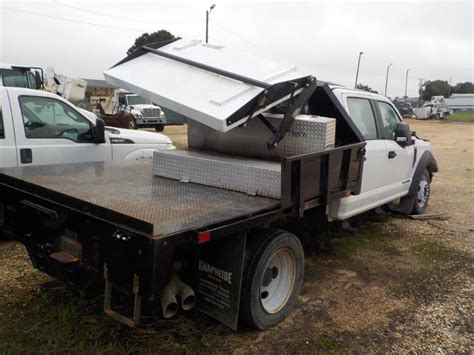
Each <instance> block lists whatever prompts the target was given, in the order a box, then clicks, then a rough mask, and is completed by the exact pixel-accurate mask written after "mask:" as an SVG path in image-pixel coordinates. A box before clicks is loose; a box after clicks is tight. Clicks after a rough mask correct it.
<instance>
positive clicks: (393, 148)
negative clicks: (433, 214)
mask: <svg viewBox="0 0 474 355" xmlns="http://www.w3.org/2000/svg"><path fill="white" fill-rule="evenodd" d="M375 105H376V107H377V116H378V120H379V126H380V127H381V132H380V134H381V136H382V138H383V139H384V143H385V147H386V157H385V161H384V165H385V169H384V171H385V173H384V175H383V176H384V184H385V185H386V190H387V193H389V194H390V195H391V197H392V198H393V199H395V198H397V197H400V196H403V195H405V194H406V193H407V192H408V188H409V186H410V182H411V171H412V166H413V158H414V145H409V146H407V147H402V146H400V145H399V144H398V143H397V142H396V141H395V129H396V127H397V125H398V124H399V123H402V122H403V120H402V118H401V117H400V116H399V115H398V114H397V112H396V110H395V108H394V107H393V106H392V105H391V104H390V103H388V102H385V101H379V100H376V101H375Z"/></svg>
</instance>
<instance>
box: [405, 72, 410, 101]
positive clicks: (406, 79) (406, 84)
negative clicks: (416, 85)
mask: <svg viewBox="0 0 474 355" xmlns="http://www.w3.org/2000/svg"><path fill="white" fill-rule="evenodd" d="M409 71H410V69H407V74H406V75H405V102H407V87H408V72H409Z"/></svg>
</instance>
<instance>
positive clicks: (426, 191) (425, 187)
mask: <svg viewBox="0 0 474 355" xmlns="http://www.w3.org/2000/svg"><path fill="white" fill-rule="evenodd" d="M429 197H430V184H429V183H428V178H427V177H426V175H423V176H422V177H421V180H420V183H419V185H418V194H417V203H418V207H420V208H423V207H425V205H426V203H427V202H428V198H429Z"/></svg>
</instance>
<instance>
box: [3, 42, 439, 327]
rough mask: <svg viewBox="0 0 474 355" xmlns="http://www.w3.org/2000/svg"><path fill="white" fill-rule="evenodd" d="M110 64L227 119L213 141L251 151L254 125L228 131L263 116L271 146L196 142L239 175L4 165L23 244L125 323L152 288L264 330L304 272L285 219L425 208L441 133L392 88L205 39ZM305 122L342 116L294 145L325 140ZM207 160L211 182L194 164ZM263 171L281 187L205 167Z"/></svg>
mask: <svg viewBox="0 0 474 355" xmlns="http://www.w3.org/2000/svg"><path fill="white" fill-rule="evenodd" d="M143 73H146V74H147V75H143ZM105 76H106V79H107V80H108V81H110V82H112V83H113V84H115V85H117V86H119V87H123V88H125V89H128V90H130V91H133V92H137V93H138V94H139V95H141V96H143V97H147V98H149V99H150V100H152V101H155V100H156V101H157V102H162V103H163V104H164V105H166V107H170V108H171V109H172V110H174V111H176V112H178V113H180V114H182V115H185V116H187V117H189V118H190V119H191V120H195V121H196V122H197V123H199V124H201V125H204V126H205V127H207V128H206V129H208V128H209V129H212V130H215V131H217V132H219V133H218V135H219V137H220V138H219V139H222V141H219V142H216V141H214V140H212V139H211V141H210V144H211V145H213V146H214V147H217V148H218V149H220V148H222V146H221V144H220V143H222V144H227V146H226V149H228V150H229V149H230V150H233V149H238V151H239V152H241V153H239V154H245V153H246V152H245V151H244V150H242V146H243V145H244V139H242V140H241V141H239V140H238V141H237V144H236V145H234V146H232V145H230V146H229V145H228V142H229V141H228V140H227V138H226V137H230V135H231V134H235V133H232V132H236V131H235V130H242V131H238V132H237V134H241V132H247V133H248V134H247V135H245V136H241V137H248V135H251V134H253V133H252V131H243V130H244V129H249V127H253V126H254V125H256V124H257V123H258V124H259V125H260V126H259V127H263V129H264V130H263V131H261V132H263V133H262V134H260V133H259V134H258V135H256V136H255V137H256V139H257V140H258V139H262V140H263V142H264V145H265V144H266V147H267V149H268V150H267V151H266V152H265V151H264V152H263V154H262V157H260V158H259V159H254V160H252V161H249V160H247V158H246V157H242V156H235V155H232V154H229V153H226V154H222V151H221V152H220V153H219V154H217V155H216V154H214V153H212V154H211V155H205V154H207V153H206V152H204V151H199V150H198V151H196V150H195V151H194V152H191V153H193V154H190V155H189V156H188V158H192V157H193V155H197V156H198V157H200V156H201V155H203V154H204V155H205V157H206V160H201V162H202V164H204V163H205V164H214V163H215V165H214V166H216V167H217V166H218V165H219V164H221V165H225V166H226V169H227V170H226V172H227V175H223V174H220V172H221V170H220V169H218V168H216V169H215V170H212V171H209V170H203V169H202V164H195V165H193V164H189V165H180V166H172V167H173V168H177V169H178V170H179V171H182V172H183V179H181V181H179V180H177V179H172V178H166V177H162V176H161V177H160V176H153V174H152V164H151V163H148V164H146V163H141V164H137V163H114V162H111V163H110V162H105V163H104V162H102V163H87V164H79V165H62V166H60V165H58V166H54V167H36V168H35V167H32V168H22V169H4V170H3V171H2V172H1V173H0V204H1V205H2V206H3V208H2V209H1V210H0V211H3V215H0V216H1V218H0V219H2V220H3V229H4V231H5V232H6V233H8V234H10V235H12V236H13V237H14V238H16V239H18V240H19V241H21V242H22V243H24V245H25V246H26V248H27V250H28V252H29V256H30V258H31V260H32V263H33V265H34V266H35V267H36V268H38V269H39V270H41V271H43V272H45V273H48V274H49V275H51V276H53V277H55V278H57V279H60V280H62V281H64V282H65V283H66V284H68V285H69V286H71V287H73V288H76V289H79V290H83V289H87V288H88V287H90V286H91V285H92V284H101V283H102V284H103V285H104V310H105V312H106V313H107V314H108V315H110V316H112V317H114V318H115V319H117V320H119V321H121V322H123V323H125V324H128V325H130V326H135V325H137V324H138V322H139V320H140V314H141V305H142V303H144V302H146V303H147V304H148V305H149V307H152V308H153V307H154V308H156V309H158V310H161V311H162V314H163V316H164V317H172V316H173V315H174V314H176V312H177V311H178V310H179V309H181V310H183V311H186V310H188V309H190V308H191V307H193V306H194V305H196V307H198V308H199V309H200V310H201V311H203V312H205V313H206V314H208V315H210V316H212V317H214V318H215V319H218V320H220V321H222V322H224V323H225V324H227V325H228V326H229V327H231V328H233V329H236V327H237V324H238V322H239V321H242V322H245V323H246V324H248V325H250V326H251V327H254V328H257V329H266V328H268V327H271V326H273V325H275V324H277V323H278V322H280V321H282V320H283V319H285V318H286V317H287V316H288V314H289V313H290V312H291V310H292V309H293V307H294V306H295V304H296V300H297V296H298V294H299V291H300V288H301V285H302V282H303V275H304V253H303V249H302V246H301V243H300V241H299V239H298V237H297V235H295V233H297V230H295V229H293V228H292V227H291V223H288V222H295V221H296V225H303V224H304V223H317V222H320V221H322V220H327V219H328V220H346V219H348V218H350V217H351V216H354V215H357V214H360V213H362V212H365V211H368V210H370V209H372V208H375V207H378V206H382V205H384V204H387V203H389V202H392V201H395V200H400V203H399V205H398V207H397V208H398V211H400V212H402V213H423V212H424V211H425V209H426V207H427V204H428V199H429V196H430V183H431V181H432V178H433V174H434V173H435V172H436V171H437V170H438V167H437V164H436V161H435V159H434V157H433V155H432V153H431V146H430V143H429V142H427V141H425V140H423V139H421V138H419V137H418V136H417V135H416V134H415V133H413V132H410V130H409V127H408V125H407V124H406V123H405V122H404V121H403V118H402V117H400V115H399V113H398V112H397V110H396V109H395V107H394V106H393V105H392V103H391V102H390V101H389V100H388V99H386V98H385V97H383V96H380V95H375V94H371V93H367V92H363V91H357V90H350V89H345V88H342V87H338V86H332V85H329V84H327V83H324V82H318V81H317V80H316V78H315V77H314V76H312V75H307V74H302V73H299V72H298V71H297V70H296V68H294V67H292V66H287V65H281V64H279V63H274V62H272V61H268V60H265V59H262V58H260V57H256V56H252V55H250V54H246V53H242V52H239V51H233V50H232V49H230V48H226V47H220V46H211V45H208V44H204V43H201V42H199V41H185V40H177V41H173V42H168V43H164V44H163V43H161V44H156V45H153V46H146V47H142V48H140V49H139V50H137V51H136V52H135V53H133V54H131V55H130V56H129V57H127V58H125V59H124V60H122V61H121V62H120V63H118V64H117V65H115V66H114V67H112V68H111V69H109V70H107V71H106V72H105ZM301 114H305V117H304V118H303V119H302V118H301ZM269 115H270V116H271V115H275V117H276V118H275V117H273V118H272V117H270V116H269ZM319 116H324V117H329V118H328V119H323V118H318V117H319ZM305 122H323V123H324V122H326V123H327V122H333V123H334V122H335V130H334V131H332V132H329V131H328V132H327V135H332V140H331V141H328V142H329V144H327V145H323V147H322V148H320V149H319V148H318V151H305V152H303V153H301V154H293V155H291V154H288V153H286V152H294V151H295V149H300V148H301V147H300V146H299V144H300V143H299V142H304V143H305V144H306V143H309V146H311V144H312V143H314V142H308V141H307V137H308V136H309V132H307V131H305V130H304V128H303V129H302V128H301V127H304V125H305V124H306V123H305ZM326 123H324V124H326ZM246 127H247V128H246ZM297 127H300V128H298V129H297ZM259 129H260V128H259ZM193 134H194V133H193ZM325 134H326V133H325ZM194 138H196V137H194ZM194 138H193V139H194ZM197 138H198V139H205V138H208V137H204V136H199V135H198V137H197ZM289 142H296V145H297V146H296V147H295V146H294V145H293V146H292V145H290V144H288V143H289ZM193 144H195V143H193ZM259 147H260V145H259ZM281 147H284V149H282V148H281ZM251 148H252V147H251ZM259 149H260V148H259ZM255 150H256V148H255V147H254V149H250V150H248V151H247V152H248V153H250V154H255ZM178 155H179V154H178ZM181 155H182V156H186V151H184V152H182V153H181ZM158 157H159V155H155V159H157V158H158ZM209 157H211V158H209ZM269 157H271V158H269ZM193 162H194V161H193ZM240 162H242V164H240ZM229 167H230V168H229ZM155 169H157V170H156V171H158V172H160V165H157V166H155V167H154V169H153V171H155ZM194 169H197V170H194ZM228 169H231V173H232V172H233V173H232V174H228V172H229V170H228ZM232 169H233V170H232ZM265 169H267V170H265ZM194 171H199V173H202V174H203V175H201V176H200V179H201V181H202V183H194V182H193V180H192V179H191V180H190V179H189V178H186V174H188V173H194ZM260 173H262V174H266V173H268V174H270V173H271V176H272V177H273V178H274V177H275V176H276V177H277V179H273V180H272V181H273V182H272V183H275V184H278V186H280V190H279V191H277V194H276V196H273V197H265V196H262V193H261V191H259V190H258V189H257V190H256V191H254V193H252V194H249V193H242V192H237V191H233V190H229V189H228V188H219V187H215V186H209V185H211V183H210V182H209V183H207V182H206V181H205V180H203V176H209V177H210V178H212V179H213V180H217V183H218V184H222V185H224V187H225V185H226V179H229V181H230V179H231V180H232V184H234V185H235V184H238V183H239V182H241V183H242V185H247V184H248V183H250V181H249V179H251V178H255V179H256V180H258V178H259V177H261V175H259V174H260ZM189 176H191V175H189ZM269 181H270V180H266V179H263V181H261V183H263V184H268V183H270V182H269ZM213 183H214V182H213ZM270 187H272V186H270ZM25 221H27V222H28V223H25ZM303 222H304V223H303ZM293 225H295V223H293ZM314 237H315V238H316V237H317V236H316V235H315V236H314ZM114 292H121V293H125V294H128V295H130V296H131V301H132V304H133V312H132V313H133V314H131V315H125V314H119V313H118V312H117V311H116V310H115V307H114V303H113V295H114Z"/></svg>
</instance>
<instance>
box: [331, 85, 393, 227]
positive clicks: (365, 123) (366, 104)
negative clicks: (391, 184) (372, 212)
mask: <svg viewBox="0 0 474 355" xmlns="http://www.w3.org/2000/svg"><path fill="white" fill-rule="evenodd" d="M343 100H344V106H345V107H346V109H347V111H348V113H349V115H350V116H351V119H352V121H353V122H354V124H355V125H356V126H357V128H358V129H359V131H360V132H361V133H362V135H363V136H364V138H365V140H366V142H367V145H366V147H365V148H366V154H365V162H364V171H363V174H362V186H361V192H360V194H359V195H356V196H349V197H345V198H342V199H340V200H336V201H334V202H333V203H332V204H331V212H330V216H331V217H332V218H335V219H346V218H349V217H351V216H353V215H356V214H359V213H362V212H364V211H367V210H369V209H371V208H374V207H376V206H378V205H380V200H381V198H383V195H384V192H385V180H384V174H385V169H386V166H385V159H386V154H387V148H386V144H385V141H384V140H383V139H380V137H379V133H378V132H379V129H378V123H377V120H376V108H375V107H374V103H373V102H372V100H371V97H370V96H368V97H363V95H360V94H358V95H357V96H350V95H347V96H346V95H343Z"/></svg>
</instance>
